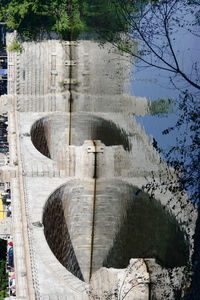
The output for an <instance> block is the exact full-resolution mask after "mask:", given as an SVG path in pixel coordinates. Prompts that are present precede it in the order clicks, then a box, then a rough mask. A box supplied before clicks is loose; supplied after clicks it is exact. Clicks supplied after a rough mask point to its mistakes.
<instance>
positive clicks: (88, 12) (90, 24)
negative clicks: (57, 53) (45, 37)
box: [0, 0, 129, 40]
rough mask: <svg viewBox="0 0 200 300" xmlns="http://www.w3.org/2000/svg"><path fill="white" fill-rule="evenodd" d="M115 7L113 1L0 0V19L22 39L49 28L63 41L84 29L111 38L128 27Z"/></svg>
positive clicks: (46, 30) (34, 35)
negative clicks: (21, 36)
mask: <svg viewBox="0 0 200 300" xmlns="http://www.w3.org/2000/svg"><path fill="white" fill-rule="evenodd" d="M126 2H127V3H128V2H129V1H128V0H126ZM118 9H119V6H118V1H117V0H115V1H114V3H113V0H112V1H111V0H101V1H100V0H60V1H59V0H49V1H48V0H42V1H39V0H36V1H34V0H19V1H18V0H1V1H0V20H3V21H5V23H6V24H7V27H8V28H10V29H15V30H17V31H18V32H19V33H21V34H22V35H23V37H24V38H25V39H26V40H29V39H33V38H37V37H38V35H39V34H41V33H43V32H52V31H55V32H56V33H57V34H59V35H60V36H61V38H63V39H67V40H70V39H76V38H77V37H78V36H79V35H80V34H81V33H82V32H85V31H86V32H94V31H95V32H97V33H98V34H101V36H104V39H105V37H106V38H109V39H113V38H114V36H115V35H116V34H117V33H119V32H121V31H124V30H127V29H128V26H127V24H126V22H125V20H124V19H123V18H122V17H121V16H120V14H119V13H118Z"/></svg>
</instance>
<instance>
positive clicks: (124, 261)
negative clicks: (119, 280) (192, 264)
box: [43, 180, 189, 281]
mask: <svg viewBox="0 0 200 300" xmlns="http://www.w3.org/2000/svg"><path fill="white" fill-rule="evenodd" d="M94 191H95V192H94ZM43 224H44V233H45V237H46V240H47V242H48V244H49V246H50V248H51V250H52V252H53V253H54V255H55V256H56V257H57V259H58V260H59V261H60V262H61V264H63V265H64V266H65V267H66V268H67V269H68V270H69V271H70V272H71V273H72V274H74V275H75V276H77V277H78V278H80V279H82V280H85V281H89V278H90V275H91V274H92V273H94V272H95V271H97V270H98V269H99V268H100V267H101V266H103V265H104V266H106V267H114V268H125V267H127V265H128V264H129V260H130V259H131V258H156V260H157V262H158V263H159V264H160V265H161V266H162V267H166V268H174V267H179V266H184V265H186V263H187V261H188V257H189V246H188V242H187V239H186V238H185V233H184V232H183V231H182V230H181V229H180V226H179V224H178V223H177V221H176V219H175V217H174V216H173V215H171V214H170V213H169V212H168V211H167V210H166V209H164V208H163V206H162V205H161V203H160V202H159V201H158V200H156V199H154V198H150V197H149V195H148V194H147V193H145V192H143V191H141V190H140V189H138V188H137V187H135V186H131V185H129V184H125V183H123V182H121V181H117V180H113V181H102V180H101V181H100V180H97V181H96V183H95V180H91V181H90V182H80V181H71V182H70V183H67V184H66V185H64V186H62V187H60V188H59V189H58V190H56V191H55V192H54V193H53V194H52V195H51V196H50V198H49V199H48V201H47V203H46V205H45V208H44V214H43Z"/></svg>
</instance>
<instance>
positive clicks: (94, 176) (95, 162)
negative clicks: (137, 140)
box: [89, 141, 97, 279]
mask: <svg viewBox="0 0 200 300" xmlns="http://www.w3.org/2000/svg"><path fill="white" fill-rule="evenodd" d="M93 144H94V148H95V151H94V173H93V174H94V175H93V179H94V191H93V209H92V235H91V252H90V275H89V279H90V278H91V277H92V267H93V266H92V263H93V251H94V227H95V211H96V188H97V151H96V143H95V141H93Z"/></svg>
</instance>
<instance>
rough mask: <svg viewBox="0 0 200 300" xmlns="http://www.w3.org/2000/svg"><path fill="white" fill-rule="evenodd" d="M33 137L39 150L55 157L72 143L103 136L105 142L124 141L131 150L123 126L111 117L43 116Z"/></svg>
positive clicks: (115, 142)
mask: <svg viewBox="0 0 200 300" xmlns="http://www.w3.org/2000/svg"><path fill="white" fill-rule="evenodd" d="M69 133H70V134H69ZM69 136H70V138H69ZM31 140H32V143H33V145H34V146H35V148H36V149H37V150H38V151H39V152H40V153H42V154H43V155H45V156H47V157H48V158H51V159H53V160H56V159H57V157H58V154H59V152H60V151H61V150H62V149H65V148H66V146H68V145H69V144H70V145H74V146H81V145H83V143H84V141H85V140H100V141H101V142H102V143H104V144H105V145H106V146H114V145H122V146H123V148H124V149H125V150H130V144H129V140H128V136H127V134H126V133H125V131H124V130H122V129H120V128H118V127H117V126H116V125H115V124H114V123H113V122H112V121H108V120H105V119H103V118H100V117H96V116H92V115H81V114H72V116H71V119H70V118H69V116H65V115H53V116H49V117H44V118H42V119H40V120H38V121H36V122H35V123H34V124H33V126H32V128H31Z"/></svg>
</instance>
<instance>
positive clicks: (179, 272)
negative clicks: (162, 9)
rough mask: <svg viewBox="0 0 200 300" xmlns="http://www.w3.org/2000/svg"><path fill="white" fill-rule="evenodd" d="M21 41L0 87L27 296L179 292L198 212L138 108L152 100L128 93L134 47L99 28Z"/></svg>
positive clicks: (17, 256)
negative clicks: (74, 37) (177, 185)
mask: <svg viewBox="0 0 200 300" xmlns="http://www.w3.org/2000/svg"><path fill="white" fill-rule="evenodd" d="M13 38H14V34H8V35H7V44H9V43H10V42H11V41H12V39H13ZM22 46H23V51H22V53H18V52H8V95H4V96H1V97H0V111H1V113H3V114H6V113H7V114H8V140H9V156H10V158H9V159H10V161H9V164H8V165H7V166H3V167H1V179H2V181H3V182H10V185H11V194H12V219H11V220H12V221H11V222H12V224H11V229H10V231H11V233H12V235H13V243H14V263H15V274H16V275H15V278H16V279H15V280H16V298H17V299H18V300H22V299H26V300H29V299H30V300H32V299H37V300H54V299H56V300H61V299H62V300H64V299H68V300H79V299H80V300H87V299H88V300H89V299H102V300H108V299H112V300H114V299H118V300H120V299H125V300H128V299H129V300H149V299H152V300H153V299H157V300H166V299H173V297H174V292H175V290H177V289H178V290H179V289H183V287H185V286H187V285H188V284H189V279H188V277H187V276H188V272H186V270H188V266H191V257H192V251H193V240H192V237H193V234H194V230H195V221H196V216H197V214H196V209H195V207H194V206H193V205H192V204H191V203H189V201H188V199H187V196H186V195H185V194H183V193H180V192H176V193H172V192H171V191H170V190H169V189H168V187H169V186H170V185H171V182H172V180H176V175H175V173H174V171H173V170H172V169H169V167H168V166H167V165H166V164H165V162H163V161H162V160H161V159H160V156H159V154H158V153H157V152H156V151H155V149H154V148H153V146H152V144H151V143H149V138H148V137H147V136H146V133H145V132H144V130H142V129H141V126H140V125H139V124H138V123H137V122H136V120H135V116H136V115H144V114H146V113H148V112H149V104H148V101H147V99H145V98H141V97H135V96H132V95H130V93H129V89H128V86H129V72H130V66H131V65H130V61H129V58H128V57H127V56H125V55H122V54H121V53H119V52H118V51H117V50H116V49H113V48H112V46H110V45H108V44H105V45H104V47H100V45H99V44H98V43H97V42H95V41H91V40H80V41H76V42H64V41H59V40H47V41H46V40H45V41H40V42H24V43H22ZM152 174H153V183H152ZM161 183H162V184H161ZM149 185H150V186H151V187H152V189H153V192H154V193H153V196H152V195H150V192H149V190H148V188H147V187H148V186H149ZM155 187H156V188H155ZM2 226H3V225H1V228H3V227H2Z"/></svg>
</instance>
